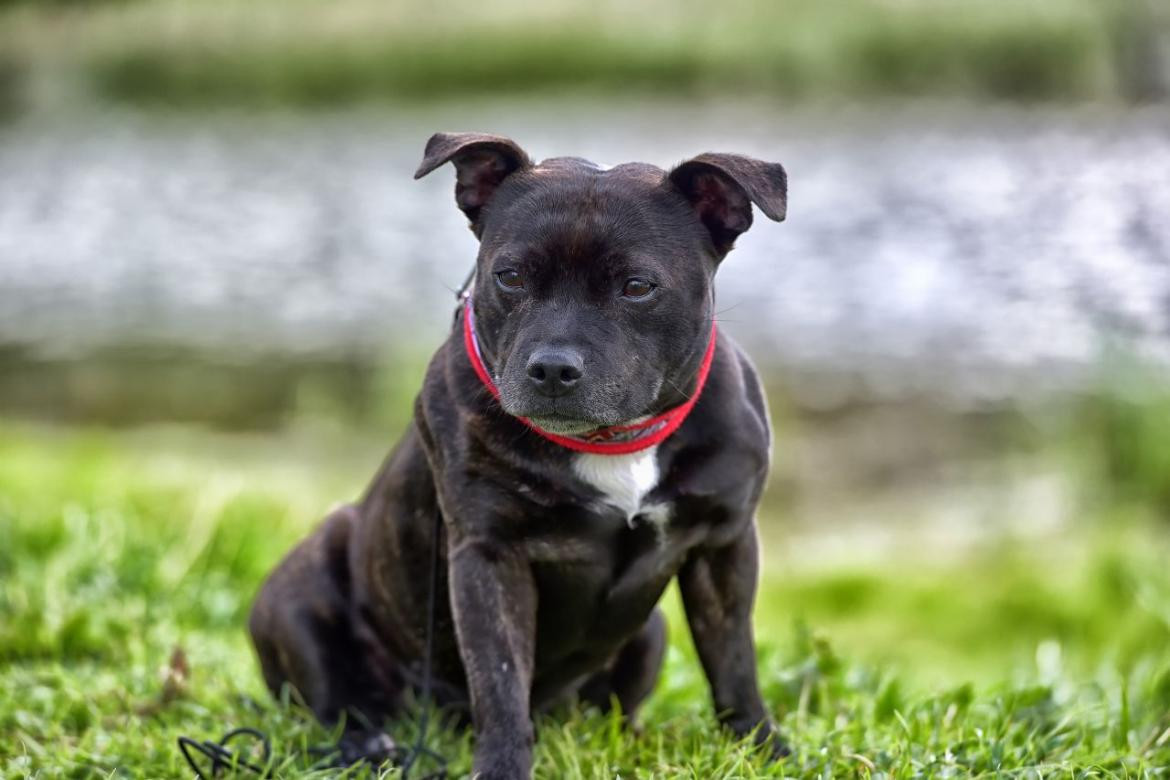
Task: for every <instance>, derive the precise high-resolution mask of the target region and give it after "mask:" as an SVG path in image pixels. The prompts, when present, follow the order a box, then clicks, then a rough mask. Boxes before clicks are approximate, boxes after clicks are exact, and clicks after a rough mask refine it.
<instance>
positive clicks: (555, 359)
mask: <svg viewBox="0 0 1170 780" xmlns="http://www.w3.org/2000/svg"><path fill="white" fill-rule="evenodd" d="M584 373H585V361H584V359H583V358H582V357H581V354H580V353H579V352H577V351H576V350H572V349H563V348H541V349H537V350H536V351H535V352H533V353H532V356H531V357H529V358H528V378H529V379H530V380H531V381H532V384H533V385H535V387H536V389H537V390H538V391H539V392H540V393H541V394H543V395H547V396H550V397H553V398H556V397H557V396H560V395H566V394H568V393H569V392H571V391H572V390H573V387H574V386H576V384H577V382H578V381H580V379H581V377H582V376H583V375H584Z"/></svg>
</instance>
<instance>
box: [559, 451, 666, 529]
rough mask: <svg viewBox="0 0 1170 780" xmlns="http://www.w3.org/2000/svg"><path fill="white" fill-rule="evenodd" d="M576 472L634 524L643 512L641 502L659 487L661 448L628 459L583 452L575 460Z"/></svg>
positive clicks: (633, 455)
mask: <svg viewBox="0 0 1170 780" xmlns="http://www.w3.org/2000/svg"><path fill="white" fill-rule="evenodd" d="M573 471H574V472H575V473H576V474H577V477H578V478H579V479H580V480H581V481H582V482H585V483H587V484H589V485H592V486H593V487H594V488H596V489H597V490H598V491H599V492H600V493H601V494H602V495H603V496H605V499H604V500H605V502H606V503H607V504H610V505H612V506H615V507H617V508H618V509H620V510H621V511H622V512H624V513H625V515H626V520H627V522H628V521H632V520H633V519H634V516H635V515H637V514H638V513H639V512H640V511H641V510H642V499H644V498H645V497H646V494H647V493H649V492H650V491H651V490H653V489H654V486H655V485H657V484H658V445H657V444H655V445H654V446H653V447H649V448H647V449H644V450H641V451H640V452H633V453H630V454H629V455H594V454H592V453H588V452H580V453H577V455H575V456H574V457H573ZM658 514H661V513H658ZM656 520H659V518H656ZM660 520H661V521H664V520H665V518H660Z"/></svg>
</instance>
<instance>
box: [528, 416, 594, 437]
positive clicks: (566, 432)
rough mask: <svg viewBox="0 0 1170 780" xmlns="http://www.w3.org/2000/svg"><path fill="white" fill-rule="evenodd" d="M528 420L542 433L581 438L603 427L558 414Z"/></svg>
mask: <svg viewBox="0 0 1170 780" xmlns="http://www.w3.org/2000/svg"><path fill="white" fill-rule="evenodd" d="M528 420H529V422H531V423H532V424H533V425H535V426H536V427H537V428H540V429H541V430H542V431H548V432H549V433H557V434H560V435H561V436H581V435H583V434H586V433H592V432H593V431H596V430H597V429H598V428H603V427H605V426H604V425H601V424H598V423H596V422H593V421H590V420H580V419H577V418H575V417H566V416H564V415H560V414H551V415H545V416H541V417H529V418H528Z"/></svg>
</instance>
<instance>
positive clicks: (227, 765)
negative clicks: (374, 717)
mask: <svg viewBox="0 0 1170 780" xmlns="http://www.w3.org/2000/svg"><path fill="white" fill-rule="evenodd" d="M442 525H443V515H442V513H440V512H435V522H434V525H433V526H432V528H431V565H430V582H429V583H428V586H427V630H426V640H425V652H424V654H423V679H422V697H421V703H422V714H421V715H420V716H419V728H418V736H417V737H416V738H415V740H414V744H413V745H411V746H410V748H408V749H400V750H399V751H398V752H399V756H398V757H397V760H396V763H397V764H398V765H399V766H400V767H401V768H402V775H401V776H402V780H409V778H410V773H411V770H413V769H416V768H418V765H419V759H421V758H429V759H430V760H431V761H433V762H435V763H436V764H437V765H438V768H437V769H435V770H434V771H432V772H430V773H429V774H425V775H421V776H420V777H419V778H418V780H447V776H448V775H447V759H445V758H443V756H441V755H440V754H439V753H436V752H435V751H433V750H431V749H430V748H428V747H427V746H426V739H427V728H428V726H429V725H430V714H431V706H432V701H431V698H432V688H433V687H434V686H433V681H432V676H433V670H432V659H433V656H434V651H435V603H436V600H437V597H438V591H439V559H440V554H439V536H440V533H439V532H440V530H441V529H442ZM239 737H251V738H252V739H253V740H256V741H257V742H259V743H260V746H261V758H260V764H259V765H257V764H254V763H251V762H249V761H245V760H244V759H243V758H241V757H240V754H239V753H233V752H232V751H231V750H229V749H228V746H229V744H230V743H231V742H232V740H235V739H237V738H239ZM178 742H179V751H180V752H182V754H183V758H185V759H187V765H188V766H190V767H191V771H192V772H194V773H195V777H197V778H198V780H212V779H213V778H216V777H219V774H220V772H223V771H225V770H229V769H245V770H247V771H249V772H251V773H252V774H255V775H259V776H261V777H266V776H268V773H269V766H270V765H271V758H272V742H271V740H269V738H268V735H267V734H265V733H264V732H263V731H260V730H259V729H254V728H251V727H248V726H244V727H241V728H237V729H232V730H231V731H229V732H227V733H226V734H224V735H223V737H222V738H220V740H219V741H218V742H215V741H213V740H210V739H205V740H203V741H199V740H196V739H192V738H191V737H179V740H178ZM309 752H310V753H314V754H317V755H325V756H330V755H333V754H334V753H336V752H337V750H336V749H335V748H312V749H310V751H309ZM194 754H199V755H201V756H203V757H204V758H206V759H209V760H210V761H211V765H210V769H209V771H210V774H208V773H207V771H205V769H204V767H201V766H200V765H199V762H198V761H197V760H196V758H195V755H194ZM340 765H341V762H340V761H335V762H334V766H340Z"/></svg>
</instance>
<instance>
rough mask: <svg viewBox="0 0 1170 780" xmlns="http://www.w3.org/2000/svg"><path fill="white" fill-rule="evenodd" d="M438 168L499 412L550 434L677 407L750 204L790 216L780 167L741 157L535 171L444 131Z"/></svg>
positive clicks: (515, 150) (502, 150) (429, 154)
mask: <svg viewBox="0 0 1170 780" xmlns="http://www.w3.org/2000/svg"><path fill="white" fill-rule="evenodd" d="M447 161H451V162H453V163H454V164H455V167H456V171H457V184H456V202H457V203H458V205H459V206H460V208H461V209H463V211H464V213H466V214H467V216H468V218H469V219H470V220H471V227H472V230H473V231H474V232H475V234H476V235H477V236H478V237H479V239H480V251H479V257H478V260H477V266H476V278H475V284H474V292H473V299H474V306H475V316H476V331H477V333H478V336H479V340H480V348H481V350H482V352H483V353H484V358H485V360H486V361H487V363H488V365H489V367H490V370H491V371H492V373H493V374H494V378H495V381H496V385H497V387H498V388H499V391H500V401H501V404H502V406H503V407H504V410H505V411H507V412H508V413H509V414H512V415H516V416H518V417H528V418H530V419H531V420H532V421H533V422H534V423H535V424H537V425H538V426H540V427H541V428H543V429H545V430H548V431H551V432H554V433H563V434H579V433H585V432H588V431H592V430H594V429H597V428H599V427H603V426H609V425H617V424H621V423H628V422H632V421H634V420H636V419H638V418H641V417H644V416H646V415H648V414H652V413H655V412H657V411H661V409H662V408H663V407H664V406H668V405H670V404H672V403H678V402H681V401H682V400H684V399H685V397H686V393H687V392H688V391H689V388H687V387H686V382H687V378H688V377H690V376H693V374H694V371H695V369H696V367H697V365H698V363H699V362H700V360H701V358H702V355H703V352H704V351H705V348H706V346H707V342H708V338H709V336H710V332H711V320H712V317H713V300H712V286H711V285H712V277H713V276H714V273H715V269H716V268H717V267H718V265H719V262H720V260H721V259H722V258H723V256H724V255H725V254H726V253H727V252H728V251H729V250H730V249H731V246H732V243H733V242H734V240H735V238H736V236H738V235H739V234H740V233H742V232H743V231H744V230H747V228H748V227H749V226H750V225H751V218H752V215H751V203H752V202H755V203H756V205H757V206H759V207H760V208H761V210H763V211H764V213H765V214H767V215H768V216H769V217H771V218H772V219H776V220H780V219H783V217H784V210H785V196H786V187H785V175H784V170H783V168H781V167H780V166H779V165H775V164H770V163H762V162H759V161H757V160H752V159H749V158H746V157H739V156H736V155H714V154H712V155H703V156H701V157H697V158H694V159H693V160H689V161H687V162H684V163H682V164H681V165H679V166H678V167H676V168H675V169H674V170H672V171H671V172H670V173H667V172H665V171H663V170H661V169H659V168H656V167H654V166H651V165H644V164H639V163H632V164H628V165H621V166H618V167H615V168H612V169H601V168H599V167H598V166H596V165H593V164H592V163H589V162H587V161H585V160H581V159H577V158H554V159H551V160H546V161H544V162H542V163H540V164H533V163H532V162H531V161H530V160H529V158H528V156H527V155H526V154H525V153H524V152H523V151H522V150H521V149H520V148H519V147H518V146H516V145H515V143H513V142H512V141H510V140H508V139H506V138H501V137H498V136H485V135H478V134H469V133H468V134H443V133H440V134H438V135H436V136H434V137H433V138H432V139H431V140H430V142H429V143H428V144H427V151H426V157H425V158H424V160H423V162H422V165H421V166H420V167H419V170H418V172H417V173H416V178H417V177H419V176H423V175H425V174H427V173H429V172H430V171H431V170H434V169H435V168H436V167H438V166H439V165H442V164H443V163H445V162H447Z"/></svg>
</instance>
